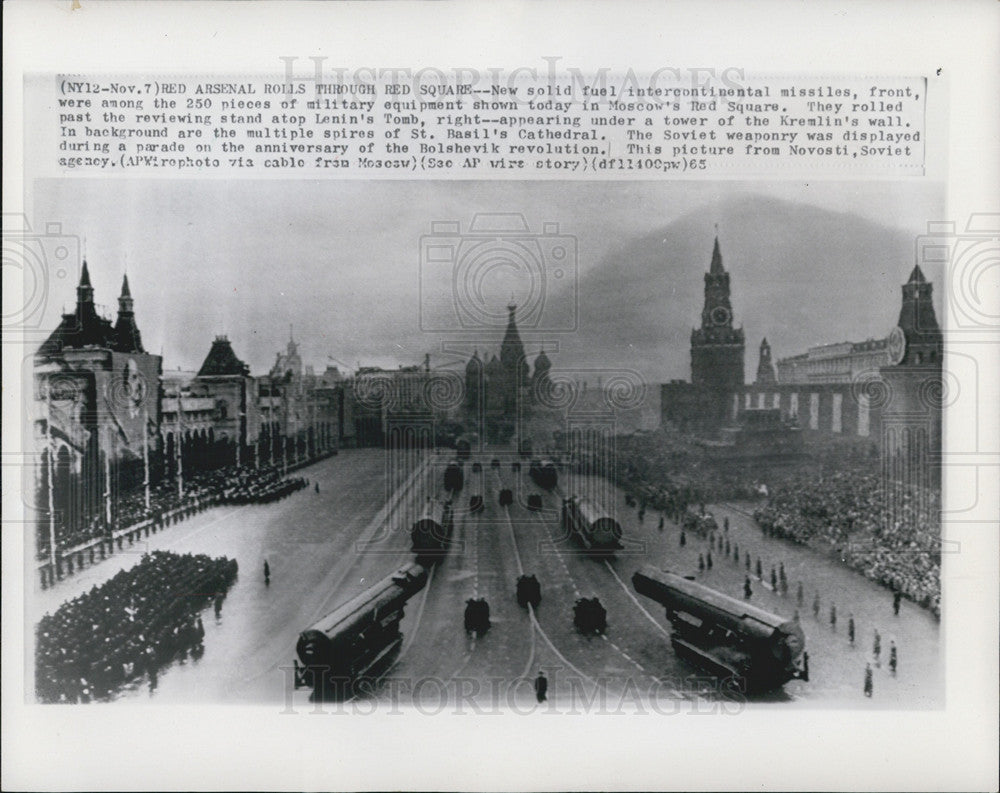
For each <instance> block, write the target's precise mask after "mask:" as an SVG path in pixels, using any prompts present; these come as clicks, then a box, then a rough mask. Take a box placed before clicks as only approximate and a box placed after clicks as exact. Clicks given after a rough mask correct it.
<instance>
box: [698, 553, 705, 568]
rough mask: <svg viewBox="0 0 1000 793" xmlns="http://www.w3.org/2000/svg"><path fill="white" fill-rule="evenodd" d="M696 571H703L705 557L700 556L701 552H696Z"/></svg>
mask: <svg viewBox="0 0 1000 793" xmlns="http://www.w3.org/2000/svg"><path fill="white" fill-rule="evenodd" d="M698 572H699V573H704V572H705V557H704V556H702V555H701V554H698Z"/></svg>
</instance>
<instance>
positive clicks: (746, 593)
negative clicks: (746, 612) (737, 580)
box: [743, 576, 753, 600]
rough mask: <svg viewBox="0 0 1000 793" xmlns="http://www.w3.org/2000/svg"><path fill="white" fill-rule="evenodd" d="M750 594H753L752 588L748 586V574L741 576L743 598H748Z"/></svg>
mask: <svg viewBox="0 0 1000 793" xmlns="http://www.w3.org/2000/svg"><path fill="white" fill-rule="evenodd" d="M751 595H753V589H751V588H750V576H745V577H744V578H743V598H744V600H749V599H750V596H751Z"/></svg>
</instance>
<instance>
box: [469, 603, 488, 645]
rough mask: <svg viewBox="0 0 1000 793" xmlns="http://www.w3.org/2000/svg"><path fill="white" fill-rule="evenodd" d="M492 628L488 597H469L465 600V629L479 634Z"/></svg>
mask: <svg viewBox="0 0 1000 793" xmlns="http://www.w3.org/2000/svg"><path fill="white" fill-rule="evenodd" d="M489 629H490V604H489V603H487V602H486V598H469V599H468V600H466V601H465V630H466V632H468V633H475V634H477V635H479V636H481V635H482V634H484V633H486V631H488V630H489Z"/></svg>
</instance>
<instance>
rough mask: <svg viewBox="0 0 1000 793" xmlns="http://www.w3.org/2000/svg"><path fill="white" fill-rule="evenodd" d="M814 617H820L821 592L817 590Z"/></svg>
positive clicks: (814, 601)
mask: <svg viewBox="0 0 1000 793" xmlns="http://www.w3.org/2000/svg"><path fill="white" fill-rule="evenodd" d="M813 617H815V618H816V619H819V592H817V593H816V597H814V598H813Z"/></svg>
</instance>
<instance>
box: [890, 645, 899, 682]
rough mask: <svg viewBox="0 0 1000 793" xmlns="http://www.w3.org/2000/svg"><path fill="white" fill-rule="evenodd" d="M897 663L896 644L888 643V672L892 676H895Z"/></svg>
mask: <svg viewBox="0 0 1000 793" xmlns="http://www.w3.org/2000/svg"><path fill="white" fill-rule="evenodd" d="M898 663H899V657H898V656H897V655H896V642H895V641H893V640H890V641H889V671H890V672H891V673H892V676H893V677H895V676H896V665H897V664H898Z"/></svg>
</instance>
